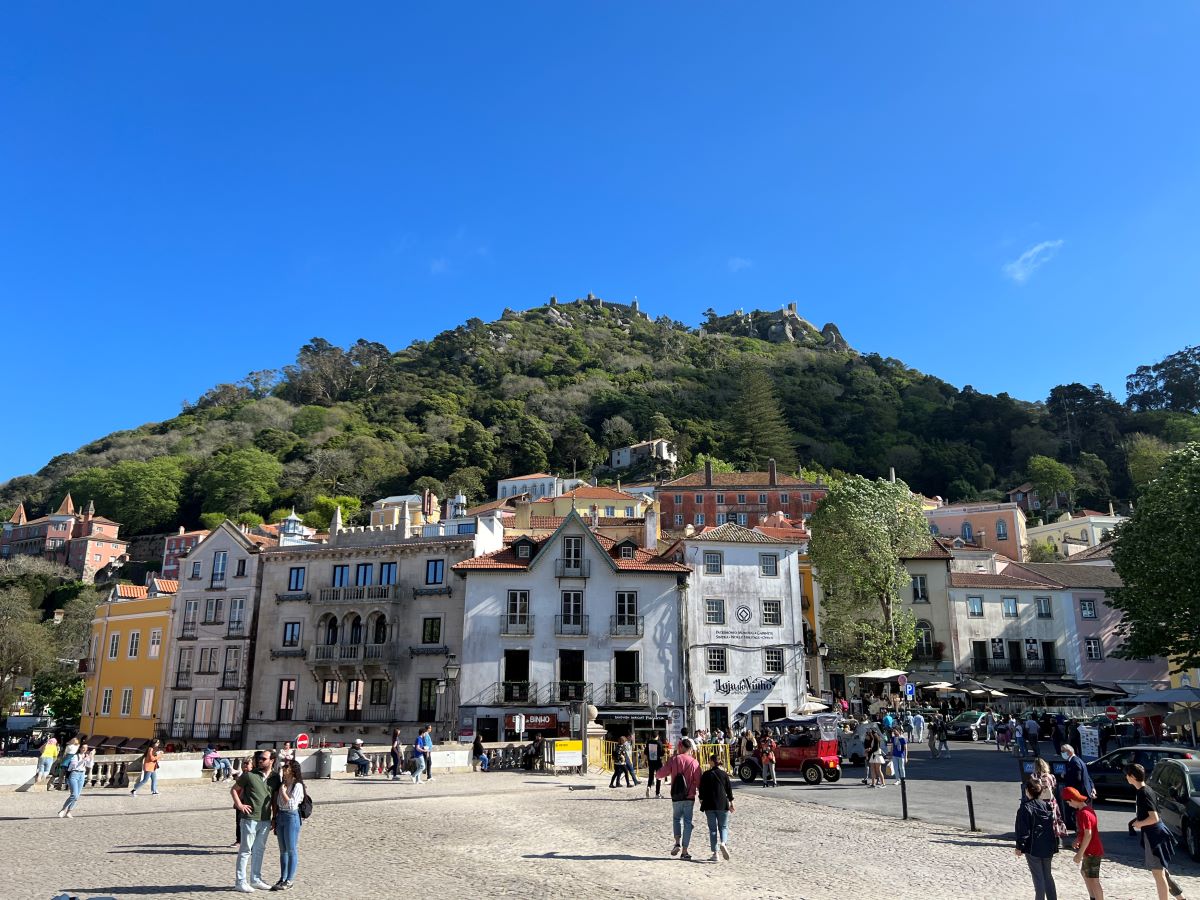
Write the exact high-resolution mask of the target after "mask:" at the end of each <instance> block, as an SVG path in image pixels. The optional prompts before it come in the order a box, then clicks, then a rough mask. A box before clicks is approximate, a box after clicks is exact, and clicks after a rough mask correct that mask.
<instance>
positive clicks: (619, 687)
mask: <svg viewBox="0 0 1200 900" xmlns="http://www.w3.org/2000/svg"><path fill="white" fill-rule="evenodd" d="M613 681H614V684H613V700H614V701H615V702H617V703H639V702H641V700H640V697H639V694H640V687H641V685H640V684H639V682H640V681H641V677H640V666H639V665H638V651H636V650H617V651H615V652H614V653H613Z"/></svg>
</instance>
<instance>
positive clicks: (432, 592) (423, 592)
mask: <svg viewBox="0 0 1200 900" xmlns="http://www.w3.org/2000/svg"><path fill="white" fill-rule="evenodd" d="M440 596H446V597H452V596H454V589H453V588H452V587H451V586H450V585H448V584H443V585H434V586H430V587H423V588H413V599H414V600H419V599H420V598H422V597H440Z"/></svg>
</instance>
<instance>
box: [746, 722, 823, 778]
mask: <svg viewBox="0 0 1200 900" xmlns="http://www.w3.org/2000/svg"><path fill="white" fill-rule="evenodd" d="M839 718H840V716H838V715H837V714H836V713H825V714H819V715H815V716H799V717H797V718H794V719H774V720H773V721H770V722H768V723H767V724H766V726H765V727H766V728H767V730H768V731H770V732H771V737H773V738H774V739H775V744H776V747H775V774H776V775H794V774H796V773H797V772H798V773H799V774H800V776H801V777H802V778H803V779H804V781H805V783H806V784H820V783H821V779H822V778H824V779H825V780H826V781H837V780H838V779H839V778H841V777H842V763H841V757H840V756H839V755H838V719H839ZM737 774H738V777H739V778H741V779H742V781H744V782H746V783H747V784H749V783H750V782H752V781H754V779H756V778H758V777H760V776H761V775H762V764H761V763H760V762H759V761H758V759H757V758H756V757H754V756H748V757H746V758H745V759H742V760H741V761H739V762H738V766H737Z"/></svg>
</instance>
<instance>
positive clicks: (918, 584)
mask: <svg viewBox="0 0 1200 900" xmlns="http://www.w3.org/2000/svg"><path fill="white" fill-rule="evenodd" d="M912 595H913V603H928V602H929V587H928V584H927V582H926V580H925V576H924V575H914V576H913V577H912Z"/></svg>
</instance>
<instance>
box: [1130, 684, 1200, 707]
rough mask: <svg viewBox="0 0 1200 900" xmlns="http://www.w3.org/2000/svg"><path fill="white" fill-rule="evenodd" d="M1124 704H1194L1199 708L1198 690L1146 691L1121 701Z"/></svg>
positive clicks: (1199, 691) (1191, 688) (1199, 692)
mask: <svg viewBox="0 0 1200 900" xmlns="http://www.w3.org/2000/svg"><path fill="white" fill-rule="evenodd" d="M1122 702H1124V703H1194V704H1196V705H1198V706H1200V688H1194V687H1177V688H1167V689H1166V690H1165V691H1146V692H1145V693H1144V694H1138V695H1137V696H1136V697H1130V698H1128V699H1127V700H1124V701H1122Z"/></svg>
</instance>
